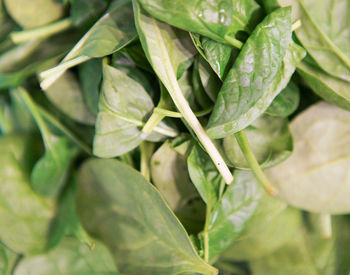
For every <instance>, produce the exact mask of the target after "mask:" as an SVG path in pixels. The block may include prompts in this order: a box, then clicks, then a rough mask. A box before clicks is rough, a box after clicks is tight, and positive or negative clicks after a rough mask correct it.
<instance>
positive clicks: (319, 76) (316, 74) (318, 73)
mask: <svg viewBox="0 0 350 275" xmlns="http://www.w3.org/2000/svg"><path fill="white" fill-rule="evenodd" d="M297 71H298V73H299V74H300V75H301V76H302V77H303V78H304V80H305V81H306V83H307V84H308V85H309V87H310V88H311V89H312V91H314V92H315V93H316V94H318V95H319V96H320V97H322V98H323V99H325V100H327V101H329V102H330V103H333V104H335V105H337V106H339V107H341V108H344V109H346V110H350V82H348V81H345V80H341V79H338V78H336V77H333V76H331V75H329V74H327V73H325V72H324V71H322V70H321V69H320V68H317V67H316V66H313V65H311V64H309V63H307V62H302V63H300V64H299V65H298V67H297Z"/></svg>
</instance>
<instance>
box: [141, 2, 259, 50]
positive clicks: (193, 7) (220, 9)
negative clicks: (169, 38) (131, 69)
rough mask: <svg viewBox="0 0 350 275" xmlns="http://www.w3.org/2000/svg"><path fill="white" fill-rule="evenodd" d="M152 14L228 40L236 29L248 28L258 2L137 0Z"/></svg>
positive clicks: (160, 18)
mask: <svg viewBox="0 0 350 275" xmlns="http://www.w3.org/2000/svg"><path fill="white" fill-rule="evenodd" d="M139 2H140V3H141V5H142V7H143V8H144V9H145V10H146V11H147V12H148V13H150V14H151V15H152V16H154V17H155V18H157V19H159V20H161V21H164V22H166V23H168V24H170V25H173V26H176V27H178V28H181V29H184V30H187V31H190V32H195V33H199V34H201V35H204V36H207V37H209V38H211V39H213V40H216V41H218V42H221V43H225V44H232V40H234V37H235V35H236V33H237V32H238V31H247V32H249V31H250V26H249V23H250V22H251V20H252V17H253V15H254V13H256V12H257V11H258V9H259V5H258V4H256V2H255V1H254V0H238V1H234V2H233V1H232V0H223V1H208V0H195V1H193V2H182V1H179V0H175V1H172V0H161V1H159V0H140V1H139Z"/></svg>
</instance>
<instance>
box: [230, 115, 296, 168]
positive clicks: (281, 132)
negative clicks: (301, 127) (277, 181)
mask: <svg viewBox="0 0 350 275" xmlns="http://www.w3.org/2000/svg"><path fill="white" fill-rule="evenodd" d="M244 132H245V134H246V136H247V138H248V141H249V144H250V146H251V148H252V150H253V153H254V156H255V157H256V159H257V161H258V162H259V164H260V165H261V166H262V167H263V168H269V167H272V166H275V165H277V164H279V163H280V162H282V161H284V160H285V159H286V158H288V157H289V156H290V154H291V153H292V151H293V140H292V135H291V133H290V132H289V127H288V120H287V119H285V118H279V117H272V116H268V115H263V116H261V117H259V118H257V119H256V120H254V121H253V122H252V124H251V125H249V126H248V127H247V128H246V129H245V130H244ZM224 150H225V154H226V156H227V158H228V159H229V160H230V161H231V163H232V164H233V166H234V167H237V168H241V169H249V168H250V166H249V164H248V162H247V160H246V158H245V156H244V154H243V153H242V150H241V149H240V146H239V144H238V142H237V140H236V138H235V136H234V135H232V136H227V137H226V138H225V139H224Z"/></svg>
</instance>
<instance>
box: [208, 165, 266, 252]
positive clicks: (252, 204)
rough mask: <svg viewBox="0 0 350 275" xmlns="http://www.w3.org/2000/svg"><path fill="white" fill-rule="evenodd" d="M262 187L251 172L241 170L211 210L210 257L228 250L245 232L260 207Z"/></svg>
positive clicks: (209, 230) (209, 228) (209, 231)
mask: <svg viewBox="0 0 350 275" xmlns="http://www.w3.org/2000/svg"><path fill="white" fill-rule="evenodd" d="M261 195H262V190H261V189H260V186H259V185H258V183H257V182H256V181H255V180H253V175H252V174H251V173H250V172H247V171H239V170H237V171H236V172H235V174H234V182H233V183H232V184H231V185H229V186H228V188H227V190H226V192H225V193H224V195H223V197H222V199H221V200H220V201H219V202H218V203H217V205H216V206H215V208H214V209H213V211H212V212H211V213H210V222H209V227H208V236H209V257H210V258H211V259H213V258H214V257H216V256H218V255H219V254H220V253H221V252H222V251H224V250H226V249H227V248H228V247H230V245H231V244H232V243H233V242H234V241H235V239H236V238H237V237H238V236H239V235H240V234H241V232H242V231H243V229H244V227H245V226H246V224H247V222H248V221H249V219H250V218H251V217H252V216H253V214H254V212H255V210H256V209H257V207H258V204H259V200H260V198H261Z"/></svg>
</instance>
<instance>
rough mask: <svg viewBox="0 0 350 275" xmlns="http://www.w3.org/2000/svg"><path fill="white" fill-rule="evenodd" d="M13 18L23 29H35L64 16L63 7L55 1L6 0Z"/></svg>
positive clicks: (7, 7)
mask: <svg viewBox="0 0 350 275" xmlns="http://www.w3.org/2000/svg"><path fill="white" fill-rule="evenodd" d="M4 3H5V5H6V9H7V11H8V13H9V14H10V15H11V17H12V18H13V19H14V20H15V21H16V22H17V23H18V24H19V25H21V26H22V27H23V28H28V29H30V28H35V27H39V26H43V25H46V24H48V23H51V22H53V21H56V20H57V19H59V18H60V17H62V16H63V13H64V8H63V5H62V4H60V3H58V2H57V1H55V0H31V1H26V0H5V1H4Z"/></svg>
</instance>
